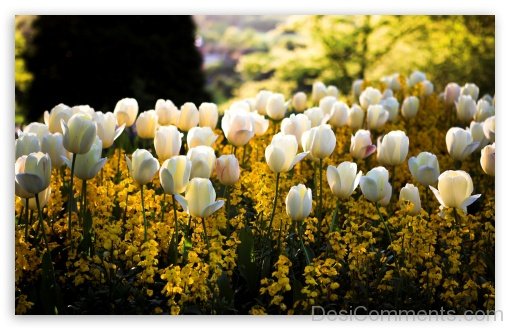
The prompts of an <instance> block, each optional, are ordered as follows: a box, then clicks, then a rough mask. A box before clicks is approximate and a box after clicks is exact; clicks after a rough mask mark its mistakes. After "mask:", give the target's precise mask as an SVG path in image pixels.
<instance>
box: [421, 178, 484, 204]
mask: <svg viewBox="0 0 510 330" xmlns="http://www.w3.org/2000/svg"><path fill="white" fill-rule="evenodd" d="M437 188H438V189H436V188H434V187H432V186H430V189H431V190H432V192H434V195H435V196H436V198H437V200H438V202H439V203H440V204H441V208H443V207H453V208H456V209H459V210H463V211H464V212H467V207H468V206H469V205H471V204H473V203H474V202H475V201H476V200H477V199H478V198H479V197H480V196H481V195H480V194H478V195H473V196H471V193H472V192H473V180H471V176H470V175H469V174H468V173H466V172H464V171H445V172H443V173H442V174H441V175H440V176H439V179H438V183H437Z"/></svg>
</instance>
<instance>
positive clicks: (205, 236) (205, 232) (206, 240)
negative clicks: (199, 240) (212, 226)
mask: <svg viewBox="0 0 510 330" xmlns="http://www.w3.org/2000/svg"><path fill="white" fill-rule="evenodd" d="M202 227H204V239H205V244H206V245H207V255H209V253H211V247H210V245H209V237H208V236H207V227H206V225H205V218H203V217H202Z"/></svg>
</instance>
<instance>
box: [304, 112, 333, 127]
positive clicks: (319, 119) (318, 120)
mask: <svg viewBox="0 0 510 330" xmlns="http://www.w3.org/2000/svg"><path fill="white" fill-rule="evenodd" d="M305 116H307V117H308V119H310V123H311V124H312V127H316V126H319V125H322V124H326V123H327V122H328V120H329V115H328V114H325V113H324V111H322V109H321V108H319V107H313V108H310V109H308V110H306V111H305Z"/></svg>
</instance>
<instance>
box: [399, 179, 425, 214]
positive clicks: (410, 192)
mask: <svg viewBox="0 0 510 330" xmlns="http://www.w3.org/2000/svg"><path fill="white" fill-rule="evenodd" d="M398 200H399V202H403V201H408V202H411V203H412V204H413V209H412V210H411V211H410V214H411V215H417V214H418V213H420V210H421V201H420V191H419V190H418V188H417V187H415V186H414V185H412V184H409V183H407V184H406V186H405V187H403V188H402V189H400V195H399V198H398Z"/></svg>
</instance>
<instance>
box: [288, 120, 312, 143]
mask: <svg viewBox="0 0 510 330" xmlns="http://www.w3.org/2000/svg"><path fill="white" fill-rule="evenodd" d="M311 127H312V123H311V122H310V119H308V117H307V116H306V115H304V114H302V113H300V114H297V115H295V114H291V115H290V117H289V118H284V119H283V120H282V125H281V129H282V133H283V134H285V135H294V136H295V137H296V140H297V141H301V137H302V136H303V133H304V132H306V131H308V130H309V129H310V128H311Z"/></svg>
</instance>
